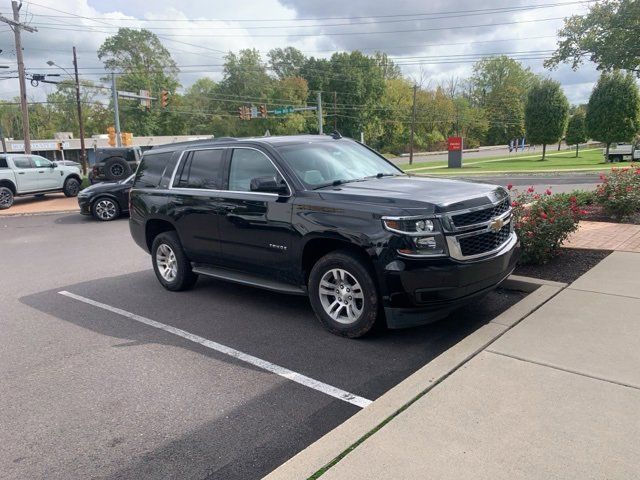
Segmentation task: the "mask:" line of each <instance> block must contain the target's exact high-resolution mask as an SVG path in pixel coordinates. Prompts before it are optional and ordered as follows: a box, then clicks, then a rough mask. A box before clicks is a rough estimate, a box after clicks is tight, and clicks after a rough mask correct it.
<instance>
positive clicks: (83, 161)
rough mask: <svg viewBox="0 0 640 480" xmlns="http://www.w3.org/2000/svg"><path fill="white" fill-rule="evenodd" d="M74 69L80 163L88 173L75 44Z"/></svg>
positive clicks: (83, 170) (84, 171)
mask: <svg viewBox="0 0 640 480" xmlns="http://www.w3.org/2000/svg"><path fill="white" fill-rule="evenodd" d="M73 70H74V72H75V76H76V103H77V104H78V128H79V129H80V163H81V164H82V172H83V173H84V174H85V175H86V174H87V170H88V167H89V166H88V165H87V150H86V148H85V146H84V120H83V119H82V105H81V104H80V80H79V79H78V57H77V56H76V47H75V46H74V47H73Z"/></svg>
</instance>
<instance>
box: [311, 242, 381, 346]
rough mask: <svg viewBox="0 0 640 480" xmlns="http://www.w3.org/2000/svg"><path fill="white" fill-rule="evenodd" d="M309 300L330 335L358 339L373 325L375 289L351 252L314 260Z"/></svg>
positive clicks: (330, 254) (375, 310) (375, 312)
mask: <svg viewBox="0 0 640 480" xmlns="http://www.w3.org/2000/svg"><path fill="white" fill-rule="evenodd" d="M309 300H310V301H311V306H312V307H313V310H314V312H315V314H316V316H317V317H318V319H319V320H320V322H321V323H322V324H323V325H324V327H325V328H326V329H327V330H329V331H330V332H331V333H334V334H337V335H342V336H344V337H349V338H356V337H361V336H363V335H365V334H366V333H368V332H369V331H370V330H371V329H372V328H373V326H374V325H375V323H376V319H377V316H378V292H377V289H376V285H375V283H374V281H373V278H372V275H371V272H370V270H369V268H367V266H366V264H365V262H363V261H362V260H361V259H360V258H359V257H358V256H357V255H353V254H352V253H351V252H348V251H337V252H331V253H329V254H327V255H325V256H324V257H322V258H321V259H320V260H318V262H317V263H316V264H315V265H314V266H313V269H312V270H311V274H310V275H309Z"/></svg>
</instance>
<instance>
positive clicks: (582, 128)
mask: <svg viewBox="0 0 640 480" xmlns="http://www.w3.org/2000/svg"><path fill="white" fill-rule="evenodd" d="M588 139H589V138H588V137H587V125H586V118H585V114H584V111H583V110H582V109H580V110H577V111H576V113H574V114H573V115H572V116H571V118H570V119H569V124H568V125H567V136H566V141H567V145H575V146H576V157H577V156H578V153H579V148H580V144H581V143H584V142H586V141H587V140H588Z"/></svg>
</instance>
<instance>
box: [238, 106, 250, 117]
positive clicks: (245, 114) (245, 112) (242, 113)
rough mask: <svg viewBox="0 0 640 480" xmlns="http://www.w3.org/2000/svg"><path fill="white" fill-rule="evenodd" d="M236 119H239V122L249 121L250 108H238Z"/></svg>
mask: <svg viewBox="0 0 640 480" xmlns="http://www.w3.org/2000/svg"><path fill="white" fill-rule="evenodd" d="M238 118H240V120H251V107H247V106H246V105H243V106H242V107H238Z"/></svg>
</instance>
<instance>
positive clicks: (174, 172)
mask: <svg viewBox="0 0 640 480" xmlns="http://www.w3.org/2000/svg"><path fill="white" fill-rule="evenodd" d="M227 149H232V150H239V149H245V150H255V151H256V152H260V153H261V154H262V155H264V156H265V157H266V158H267V160H269V161H270V162H271V165H273V167H274V168H275V169H276V171H277V172H278V173H279V174H280V176H281V177H282V179H283V180H284V183H286V184H287V189H288V190H289V193H288V194H287V195H280V194H277V193H269V192H251V191H245V190H214V189H210V188H185V187H174V186H173V182H174V181H175V178H176V173H177V171H178V168H179V167H180V164H181V163H182V161H183V159H184V156H185V154H187V153H189V152H196V151H201V150H227ZM232 160H233V158H232ZM167 190H177V191H179V192H182V191H186V192H193V191H196V192H212V193H241V194H249V195H270V196H274V197H283V198H288V197H291V196H292V195H293V189H292V188H291V185H289V182H288V181H287V177H285V176H284V175H283V174H282V171H281V170H280V169H279V168H278V165H276V164H275V162H274V161H273V160H272V159H271V158H270V157H269V155H267V154H266V153H264V152H263V151H262V150H259V149H257V148H253V147H244V146H237V147H236V146H229V145H227V146H224V147H222V146H219V147H206V148H197V147H194V148H189V149H185V150H183V151H182V152H181V153H180V157H179V158H178V161H177V162H176V166H175V167H174V168H173V173H172V174H171V180H170V181H169V187H168V188H167Z"/></svg>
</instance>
